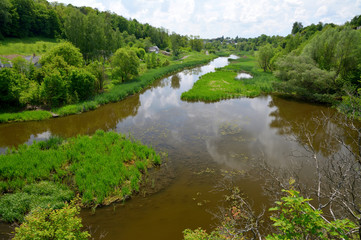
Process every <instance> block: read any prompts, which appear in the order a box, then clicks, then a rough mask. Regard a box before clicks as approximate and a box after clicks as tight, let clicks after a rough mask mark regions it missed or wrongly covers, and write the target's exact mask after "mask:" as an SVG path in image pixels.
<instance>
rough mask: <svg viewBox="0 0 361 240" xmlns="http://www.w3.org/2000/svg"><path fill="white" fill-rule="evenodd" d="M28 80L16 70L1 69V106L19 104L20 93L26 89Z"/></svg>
mask: <svg viewBox="0 0 361 240" xmlns="http://www.w3.org/2000/svg"><path fill="white" fill-rule="evenodd" d="M27 83H28V80H27V79H26V77H25V76H24V75H22V74H20V73H18V72H17V71H16V70H14V69H9V68H3V69H0V103H1V105H17V104H19V98H20V93H21V92H22V91H23V90H25V89H26V86H27Z"/></svg>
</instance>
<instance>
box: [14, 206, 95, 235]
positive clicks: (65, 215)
mask: <svg viewBox="0 0 361 240" xmlns="http://www.w3.org/2000/svg"><path fill="white" fill-rule="evenodd" d="M79 212H80V208H79V207H77V206H76V205H75V204H65V206H64V207H63V208H62V209H56V210H54V209H51V208H46V209H44V208H37V209H35V210H33V211H32V212H31V214H29V215H28V216H26V217H25V222H24V223H23V224H22V225H21V226H20V227H18V228H16V229H15V237H14V238H13V239H14V240H28V239H29V240H30V239H39V240H46V239H54V240H62V239H77V240H86V239H89V237H90V234H89V233H88V232H87V231H83V230H82V228H83V225H82V223H81V218H80V217H78V215H79Z"/></svg>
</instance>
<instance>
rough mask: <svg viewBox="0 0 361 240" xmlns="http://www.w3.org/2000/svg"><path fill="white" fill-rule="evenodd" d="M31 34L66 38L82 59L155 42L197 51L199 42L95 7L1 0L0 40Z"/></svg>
mask: <svg viewBox="0 0 361 240" xmlns="http://www.w3.org/2000/svg"><path fill="white" fill-rule="evenodd" d="M34 36H42V37H48V38H58V39H66V40H68V41H70V42H71V43H72V44H74V45H75V46H76V47H77V48H79V49H80V51H81V53H82V54H83V55H84V58H85V59H86V60H88V59H94V58H99V57H109V56H110V54H111V53H114V52H115V51H116V50H117V49H118V48H120V47H124V46H130V47H132V46H135V47H141V48H144V49H147V48H149V47H151V46H153V45H156V46H158V47H159V48H161V49H168V50H170V49H173V50H174V51H175V53H176V55H177V52H178V51H179V48H181V47H183V48H188V47H189V48H191V49H193V50H197V51H200V50H201V49H202V43H203V42H202V41H201V40H200V39H199V38H195V37H188V36H181V35H179V34H176V33H172V34H170V33H169V31H168V30H166V29H164V28H156V27H153V26H151V25H149V24H148V23H145V24H142V23H139V22H138V21H137V20H136V19H126V18H124V17H123V16H119V15H117V14H116V13H112V12H110V11H99V10H98V9H96V8H95V9H94V8H91V7H76V6H73V5H71V4H68V5H64V4H62V3H57V2H51V3H49V2H48V1H47V0H2V1H1V3H0V40H1V39H4V38H7V37H16V38H24V37H34ZM175 40H176V41H175Z"/></svg>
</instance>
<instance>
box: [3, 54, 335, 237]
mask: <svg viewBox="0 0 361 240" xmlns="http://www.w3.org/2000/svg"><path fill="white" fill-rule="evenodd" d="M227 64H228V60H227V58H224V57H221V58H218V59H215V60H213V61H212V62H210V63H209V64H207V65H205V66H202V67H196V68H193V69H189V70H184V71H182V72H179V73H177V74H174V75H171V76H169V77H166V78H163V79H161V80H158V81H156V82H155V83H154V84H153V85H152V86H150V87H149V88H147V89H145V90H143V91H142V92H141V93H139V94H135V95H133V96H130V97H128V98H127V99H125V100H123V101H121V102H118V103H111V104H107V105H105V106H102V107H100V108H99V109H97V110H94V111H90V112H87V113H82V114H79V115H72V116H68V117H62V118H55V119H50V120H46V121H39V122H36V121H34V122H24V123H9V124H1V125H0V151H1V152H4V151H5V150H6V148H8V147H11V146H17V145H19V144H22V143H31V142H33V141H34V140H41V139H46V138H48V137H49V136H51V135H58V136H62V137H71V136H75V135H77V134H93V133H94V132H95V131H96V130H97V129H103V130H106V131H117V132H122V133H130V134H131V135H132V136H133V137H134V138H135V139H139V140H140V141H142V142H143V143H145V144H148V145H151V146H153V147H154V148H155V149H156V150H157V151H162V152H166V153H167V154H168V157H167V159H166V160H165V164H164V166H162V167H161V168H160V169H155V170H152V171H150V178H149V179H148V184H147V185H148V187H147V188H144V189H143V190H142V191H141V192H140V193H139V194H138V195H137V196H135V197H133V198H132V199H130V200H128V201H126V202H125V203H117V204H113V205H111V206H107V207H102V208H98V209H96V211H95V213H94V212H92V211H90V210H83V211H82V213H81V215H82V217H83V222H84V224H85V225H86V226H90V227H91V229H90V231H91V232H92V233H93V235H94V237H95V238H96V239H97V238H98V237H99V236H100V235H105V236H104V237H103V238H102V239H127V240H128V239H129V240H132V239H134V240H135V239H157V240H162V239H164V240H165V239H182V231H183V230H184V229H186V228H192V229H194V228H196V227H202V228H205V229H208V230H210V229H211V228H212V226H214V224H215V223H216V220H215V219H212V214H210V212H215V211H217V207H218V206H219V205H221V204H222V203H221V202H222V199H223V195H224V192H219V191H214V189H215V186H216V185H217V184H218V183H219V182H221V181H222V179H224V178H225V176H229V175H233V176H234V177H235V179H236V181H235V182H236V184H237V186H239V187H240V189H241V190H242V191H243V192H244V193H245V194H246V195H247V196H249V199H251V200H252V202H253V203H254V206H255V207H256V208H259V207H260V206H262V205H266V206H269V205H270V200H269V198H268V197H267V194H266V193H265V192H264V190H263V188H262V187H263V183H264V181H265V179H264V178H263V176H262V174H260V172H261V171H258V170H259V169H257V166H258V165H257V163H259V162H260V161H265V162H266V163H267V164H268V165H269V166H271V167H274V168H281V169H288V168H289V167H290V165H292V164H293V161H291V155H292V154H291V153H292V152H293V151H294V150H300V151H302V146H301V145H300V144H299V143H298V142H296V141H290V137H292V136H293V135H297V134H298V130H297V128H296V127H295V126H298V124H302V123H307V122H309V121H310V119H311V117H317V116H321V115H322V114H325V115H331V114H333V113H334V110H333V109H330V108H327V107H324V106H318V105H311V104H307V103H301V102H296V101H288V100H284V99H280V98H277V97H273V96H261V97H257V98H252V99H251V98H240V99H231V100H223V101H219V102H216V103H203V102H185V101H182V100H181V99H180V95H181V93H182V92H184V91H187V90H189V89H190V88H191V87H192V85H193V83H194V82H196V81H197V80H198V78H199V77H200V76H201V75H203V74H205V73H208V72H211V71H214V69H215V68H216V67H222V66H225V65H227ZM311 128H312V127H311ZM319 131H321V132H320V133H324V134H326V131H327V130H326V129H324V130H319ZM300 161H306V160H300ZM306 172H307V171H306ZM306 175H308V173H306ZM0 230H1V232H2V233H3V235H1V236H2V237H3V238H4V239H5V237H4V236H5V235H4V233H5V232H8V231H9V227H8V225H6V224H2V225H1V227H0Z"/></svg>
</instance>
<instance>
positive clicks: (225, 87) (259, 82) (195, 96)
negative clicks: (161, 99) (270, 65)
mask: <svg viewBox="0 0 361 240" xmlns="http://www.w3.org/2000/svg"><path fill="white" fill-rule="evenodd" d="M229 61H230V64H229V65H227V66H225V67H223V68H219V69H216V72H211V73H208V74H206V75H204V76H202V77H201V78H200V79H199V80H198V81H197V82H196V83H195V84H194V85H193V87H192V89H190V90H189V91H187V92H184V93H182V96H181V98H182V99H183V100H187V101H199V100H200V101H218V100H221V99H228V98H236V97H256V96H259V95H260V94H261V93H270V92H271V91H272V83H273V82H274V81H276V78H275V77H274V76H273V75H272V74H271V73H265V72H262V71H261V69H260V68H259V67H258V66H257V63H256V60H255V58H254V56H251V55H249V54H247V55H243V56H242V57H240V58H238V59H229ZM241 72H247V73H249V74H251V76H252V78H250V79H246V78H242V79H238V78H237V74H239V73H241Z"/></svg>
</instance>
